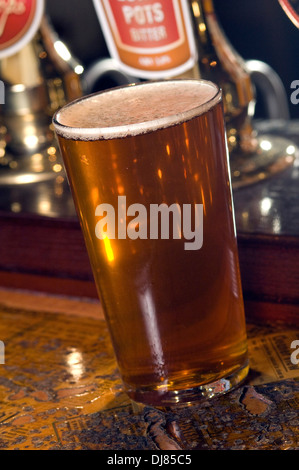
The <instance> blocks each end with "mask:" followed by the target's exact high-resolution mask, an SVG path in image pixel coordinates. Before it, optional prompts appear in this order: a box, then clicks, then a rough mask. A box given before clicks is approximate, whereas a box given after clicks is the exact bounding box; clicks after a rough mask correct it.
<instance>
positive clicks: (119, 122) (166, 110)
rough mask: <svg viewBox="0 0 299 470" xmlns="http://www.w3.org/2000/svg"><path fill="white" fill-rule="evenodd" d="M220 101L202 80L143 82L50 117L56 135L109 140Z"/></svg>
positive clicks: (181, 117) (179, 119)
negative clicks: (52, 117) (52, 118)
mask: <svg viewBox="0 0 299 470" xmlns="http://www.w3.org/2000/svg"><path fill="white" fill-rule="evenodd" d="M220 99H221V93H220V90H219V88H218V87H217V86H216V85H215V84H213V83H211V82H208V81H204V80H169V81H166V80H165V81H159V82H145V83H142V84H137V85H128V86H125V87H120V88H114V89H110V90H106V91H104V92H100V93H97V94H93V95H89V96H87V97H84V98H81V99H79V100H76V101H74V102H72V103H70V104H68V105H66V106H65V107H64V108H62V109H61V110H60V111H58V112H57V113H56V115H55V116H54V120H53V122H54V125H55V129H56V132H57V133H58V134H59V135H62V136H63V137H65V138H68V139H76V140H96V139H113V138H121V137H127V136H135V135H138V134H144V133H147V132H150V131H154V130H157V129H161V128H165V127H169V126H172V125H175V124H179V123H180V122H184V121H186V120H189V119H192V118H193V117H195V116H198V115H200V114H203V113H204V112H206V111H208V110H209V109H210V108H211V107H213V106H215V104H217V103H218V102H219V101H220Z"/></svg>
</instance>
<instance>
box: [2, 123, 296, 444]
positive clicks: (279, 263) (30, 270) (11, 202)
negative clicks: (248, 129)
mask: <svg viewBox="0 0 299 470" xmlns="http://www.w3.org/2000/svg"><path fill="white" fill-rule="evenodd" d="M263 126H264V128H266V127H267V123H263ZM268 127H269V128H267V131H269V132H273V133H277V132H281V133H282V134H283V135H287V136H289V137H290V138H294V139H296V135H297V136H298V135H299V132H298V129H299V124H298V123H297V122H294V123H292V124H288V125H286V123H271V126H270V125H269V126H268ZM297 141H298V137H297ZM298 168H299V164H298V158H297V159H296V161H295V162H294V164H293V165H292V166H290V167H289V168H287V169H285V170H283V171H282V172H281V173H278V174H276V175H273V177H271V178H269V179H267V180H265V181H261V182H259V183H257V184H254V185H250V186H248V187H245V188H240V189H238V190H236V191H235V192H234V201H235V210H236V225H237V233H238V243H239V255H240V265H241V274H242V284H243V291H244V299H245V309H246V318H247V328H248V343H249V357H250V373H249V376H248V378H247V379H246V381H245V382H244V383H243V384H242V385H241V386H239V387H238V388H237V389H235V390H233V391H231V392H230V393H228V394H226V395H222V396H219V397H217V398H212V399H211V400H207V401H206V402H204V403H201V404H196V405H193V406H184V407H180V408H169V409H156V408H151V407H148V406H142V405H140V404H137V403H134V402H132V401H130V400H129V399H128V398H127V397H126V395H125V393H124V392H123V389H122V384H121V381H120V378H119V375H118V370H117V366H116V362H115V359H114V355H113V350H112V346H111V343H110V339H109V336H108V331H107V327H106V323H105V320H104V317H103V312H102V309H101V305H100V302H99V301H98V300H97V295H96V290H95V286H94V282H93V278H92V274H91V269H90V266H89V261H88V258H87V254H86V251H85V246H84V243H83V238H82V235H81V231H80V227H79V224H78V221H77V218H76V215H75V213H74V208H73V206H72V201H71V198H70V195H69V193H68V188H67V185H66V183H65V182H60V184H59V186H58V187H57V186H55V187H54V188H53V187H51V185H49V184H47V183H45V182H44V183H41V184H38V185H34V187H32V186H31V187H25V186H26V185H25V186H23V185H22V187H18V186H16V187H13V188H11V187H10V188H9V189H8V187H4V186H2V187H1V188H0V196H1V197H0V221H1V230H0V286H1V288H0V340H1V342H2V343H0V344H2V345H3V349H4V350H3V353H4V354H3V359H4V360H3V361H2V362H3V364H1V363H0V371H1V373H0V404H1V407H0V449H6V450H58V449H59V450H165V451H171V450H182V451H185V450H188V451H189V450H190V451H191V450H228V449H233V450H248V449H249V450H255V449H257V450H286V449H290V450H295V449H296V450H298V449H299V427H298V412H299V381H298V378H299V365H298V361H299V353H298V354H296V349H297V350H298V349H299V346H297V347H296V346H295V347H294V345H295V344H296V343H293V342H295V341H298V343H299V321H298V315H299V289H298V285H299V217H298V215H299V204H298V201H299V185H298V180H299V172H298ZM263 201H264V203H263ZM62 202H63V203H62ZM292 344H293V347H292ZM0 357H1V356H0Z"/></svg>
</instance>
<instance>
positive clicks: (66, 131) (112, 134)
mask: <svg viewBox="0 0 299 470" xmlns="http://www.w3.org/2000/svg"><path fill="white" fill-rule="evenodd" d="M190 82H192V83H197V84H204V85H208V86H210V87H212V88H214V89H215V94H214V95H213V96H212V97H211V98H209V99H208V100H206V101H204V102H203V103H200V104H195V105H194V106H192V107H190V108H189V109H187V110H186V111H180V112H178V113H173V114H169V115H167V116H164V117H158V118H153V119H149V120H147V121H142V122H136V123H131V124H125V125H116V126H103V127H101V126H93V127H79V126H68V125H65V124H62V123H61V122H60V121H59V117H60V115H61V114H62V113H63V112H64V110H65V109H67V108H70V107H72V106H76V105H77V104H79V103H81V102H83V101H87V100H90V99H92V98H94V97H97V96H99V95H102V94H108V93H111V94H112V93H113V94H114V93H115V92H117V91H120V90H122V89H129V88H133V87H139V86H142V87H143V86H149V85H151V86H156V85H159V84H165V83H190ZM221 100H222V90H221V88H220V87H219V86H218V85H217V84H216V83H214V82H212V81H210V80H203V79H194V78H184V79H168V80H165V79H164V80H163V79H161V80H148V81H146V82H138V83H130V84H125V85H120V86H116V87H113V88H107V89H105V90H101V91H97V92H95V93H92V94H88V95H83V96H81V97H80V98H77V99H75V100H73V101H71V102H69V103H67V104H66V105H64V106H62V107H61V108H60V109H59V110H57V111H56V112H55V113H54V115H53V118H52V122H53V125H54V129H55V132H56V133H57V134H58V135H59V136H62V137H64V138H66V139H69V140H111V139H115V138H123V137H129V136H137V135H140V134H147V133H149V132H152V131H155V130H159V129H163V128H168V127H171V126H173V125H176V124H181V123H182V122H185V121H188V120H190V119H192V118H194V117H197V116H199V115H202V114H204V113H206V112H207V111H209V110H210V109H212V108H213V107H214V106H216V104H218V103H219V102H220V101H221ZM145 126H146V129H145Z"/></svg>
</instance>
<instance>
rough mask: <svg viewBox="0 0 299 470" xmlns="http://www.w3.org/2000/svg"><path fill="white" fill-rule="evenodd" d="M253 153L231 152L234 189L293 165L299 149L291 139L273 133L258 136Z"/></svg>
mask: <svg viewBox="0 0 299 470" xmlns="http://www.w3.org/2000/svg"><path fill="white" fill-rule="evenodd" d="M256 143H257V147H256V150H255V151H254V152H253V153H245V152H244V153H241V152H240V153H238V152H237V151H235V152H232V153H231V157H230V168H231V179H232V187H233V188H234V189H236V188H240V187H243V186H248V185H250V184H253V183H257V182H259V181H263V180H265V179H266V178H269V177H270V176H273V175H275V174H277V173H279V172H281V171H283V170H285V169H286V168H288V167H289V166H291V165H293V163H294V161H295V158H296V156H298V155H299V149H298V147H297V145H296V144H294V143H293V142H292V141H291V140H289V139H286V138H284V137H278V136H274V135H271V134H260V135H258V136H257V137H256Z"/></svg>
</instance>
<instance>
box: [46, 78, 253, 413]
mask: <svg viewBox="0 0 299 470" xmlns="http://www.w3.org/2000/svg"><path fill="white" fill-rule="evenodd" d="M54 125H55V129H56V133H57V135H58V139H59V144H60V148H61V152H62V155H63V159H64V163H65V168H66V172H67V175H68V179H69V183H70V186H71V190H72V194H73V198H74V202H75V206H76V209H77V213H78V216H79V219H80V223H81V227H82V231H83V234H84V237H85V242H86V247H87V250H88V254H89V258H90V262H91V266H92V270H93V274H94V279H95V283H96V286H97V289H98V293H99V297H100V300H101V302H102V305H103V309H104V312H105V316H106V320H107V324H108V327H109V331H110V334H111V339H112V343H113V346H114V351H115V355H116V358H117V362H118V366H119V371H120V374H121V377H122V380H123V384H124V388H125V390H126V392H127V394H128V395H129V397H131V398H132V399H133V400H135V401H137V402H141V403H145V404H149V405H154V406H168V405H175V404H177V403H184V402H191V401H197V400H198V401H199V400H201V399H202V398H204V399H206V398H207V397H212V396H214V395H217V394H219V393H224V392H226V391H228V390H230V389H231V388H232V387H235V386H236V385H237V384H239V383H240V382H241V381H242V380H243V379H244V378H245V377H246V375H247V372H248V360H247V342H246V327H245V318H244V307H243V298H242V289H241V281H240V273H239V264H238V251H237V243H236V232H235V225H234V215H233V206H232V197H231V187H230V179H229V169H228V155H227V147H226V138H225V129H224V118H223V109H222V96H221V91H220V90H219V89H218V87H217V86H216V85H214V84H212V83H210V82H207V81H203V80H182V79H181V80H165V81H156V82H144V83H141V84H137V85H129V86H125V87H119V88H114V89H111V90H106V91H104V92H101V93H98V94H94V95H90V96H86V97H83V98H82V99H79V100H77V101H74V102H72V103H71V104H69V105H67V106H66V107H64V108H62V109H61V110H60V111H59V112H58V113H57V114H56V115H55V116H54Z"/></svg>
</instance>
